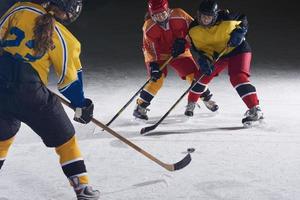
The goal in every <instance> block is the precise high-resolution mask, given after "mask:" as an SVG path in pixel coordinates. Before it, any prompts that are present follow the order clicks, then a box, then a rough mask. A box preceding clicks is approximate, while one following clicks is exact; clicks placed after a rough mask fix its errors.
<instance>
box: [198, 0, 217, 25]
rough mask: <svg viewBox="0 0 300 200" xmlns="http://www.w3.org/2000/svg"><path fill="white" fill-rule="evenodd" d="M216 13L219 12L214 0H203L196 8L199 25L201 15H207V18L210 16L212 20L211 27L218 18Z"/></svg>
mask: <svg viewBox="0 0 300 200" xmlns="http://www.w3.org/2000/svg"><path fill="white" fill-rule="evenodd" d="M218 12H219V6H218V4H217V2H216V1H215V0H203V1H202V2H201V3H200V5H199V8H198V12H197V17H198V22H199V23H200V24H201V22H200V21H199V19H200V16H201V15H207V16H212V17H213V20H212V23H211V24H210V26H211V25H213V24H214V23H215V22H216V20H217V17H218Z"/></svg>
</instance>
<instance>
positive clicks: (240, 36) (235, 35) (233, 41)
mask: <svg viewBox="0 0 300 200" xmlns="http://www.w3.org/2000/svg"><path fill="white" fill-rule="evenodd" d="M246 33H247V29H246V28H236V29H234V30H233V31H232V32H231V34H230V39H229V41H228V46H229V47H237V46H239V45H240V44H242V42H243V41H244V40H245V35H246Z"/></svg>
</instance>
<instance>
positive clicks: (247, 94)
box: [230, 73, 259, 108]
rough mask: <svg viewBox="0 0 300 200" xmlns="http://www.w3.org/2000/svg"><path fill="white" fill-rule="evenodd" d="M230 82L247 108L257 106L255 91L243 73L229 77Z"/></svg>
mask: <svg viewBox="0 0 300 200" xmlns="http://www.w3.org/2000/svg"><path fill="white" fill-rule="evenodd" d="M230 82H231V84H232V85H233V87H234V88H235V89H236V91H237V93H238V94H239V96H240V97H241V98H242V100H243V101H244V103H245V104H246V105H247V107H248V108H253V107H254V106H256V105H258V104H259V101H258V97H257V94H256V89H255V87H254V86H253V85H252V84H251V83H250V80H249V78H248V75H246V74H245V73H240V74H236V75H235V76H232V77H230Z"/></svg>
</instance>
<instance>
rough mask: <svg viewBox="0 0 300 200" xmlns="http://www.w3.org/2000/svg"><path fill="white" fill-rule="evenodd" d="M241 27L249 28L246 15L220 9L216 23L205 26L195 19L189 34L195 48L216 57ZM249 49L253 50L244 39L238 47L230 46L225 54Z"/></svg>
mask: <svg viewBox="0 0 300 200" xmlns="http://www.w3.org/2000/svg"><path fill="white" fill-rule="evenodd" d="M239 27H241V28H245V29H247V28H248V22H247V18H246V16H245V15H240V14H237V13H229V11H220V12H219V15H218V18H217V20H216V23H215V25H213V26H210V27H203V26H201V25H199V24H198V22H197V21H196V20H195V21H194V22H192V23H191V25H190V28H189V34H188V35H189V38H190V40H191V43H192V46H193V48H194V50H196V51H197V52H199V53H202V54H204V55H206V56H208V57H209V58H211V59H214V57H215V56H216V55H217V54H219V53H221V52H222V51H223V50H224V49H225V48H226V46H227V43H228V41H229V39H230V34H231V32H232V31H233V30H234V29H236V28H239ZM247 51H251V50H250V46H249V44H248V43H247V42H246V41H244V42H243V43H242V44H241V45H240V46H238V47H236V48H228V50H227V52H225V54H224V55H225V56H226V55H232V54H233V53H239V52H247Z"/></svg>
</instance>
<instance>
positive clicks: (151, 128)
mask: <svg viewBox="0 0 300 200" xmlns="http://www.w3.org/2000/svg"><path fill="white" fill-rule="evenodd" d="M156 127H157V125H156V124H154V125H152V126H147V127H144V128H142V129H141V131H140V133H141V134H142V135H145V133H147V132H149V131H152V130H154V129H155V128H156Z"/></svg>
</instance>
